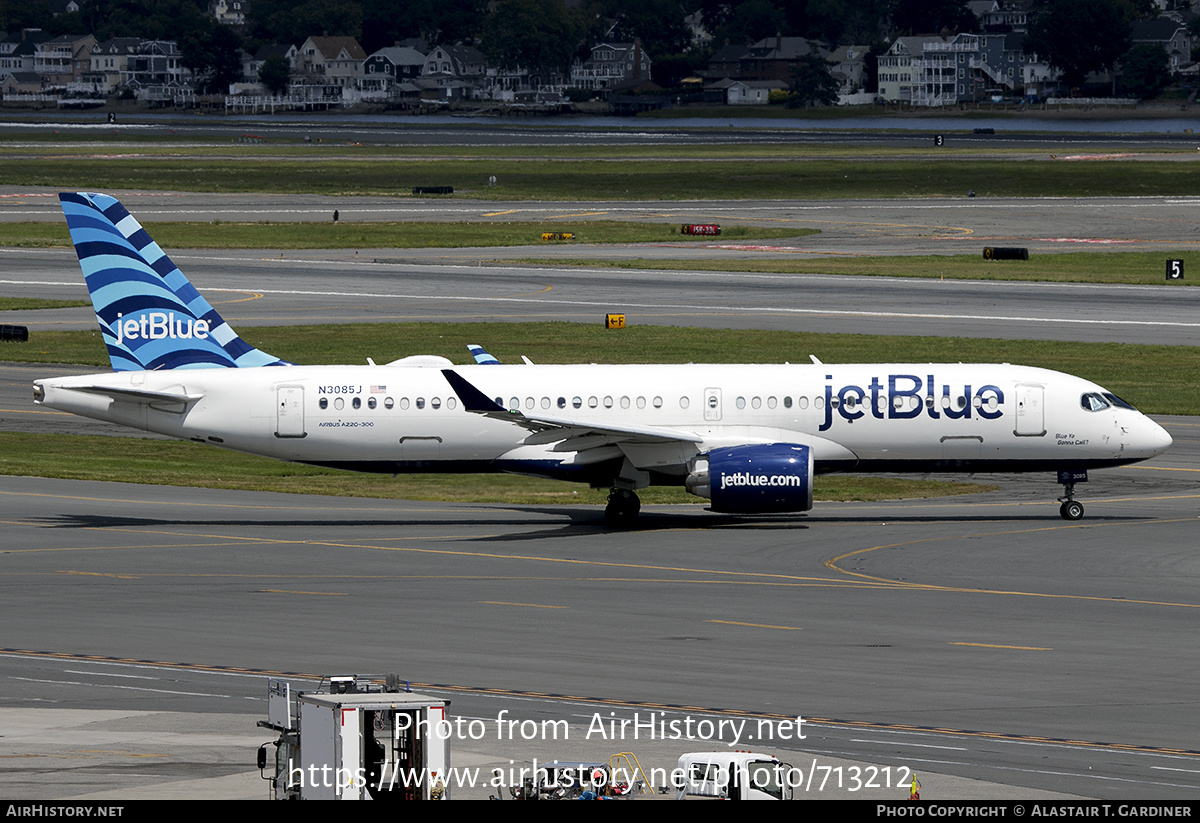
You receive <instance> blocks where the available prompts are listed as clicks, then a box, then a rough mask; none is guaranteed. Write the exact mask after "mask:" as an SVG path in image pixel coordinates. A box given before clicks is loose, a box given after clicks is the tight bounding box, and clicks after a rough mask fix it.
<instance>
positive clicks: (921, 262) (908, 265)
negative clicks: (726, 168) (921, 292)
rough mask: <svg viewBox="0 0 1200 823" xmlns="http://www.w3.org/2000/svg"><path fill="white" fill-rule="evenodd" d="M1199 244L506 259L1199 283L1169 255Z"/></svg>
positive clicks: (1192, 252) (1189, 252) (1186, 255)
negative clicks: (1172, 266) (1014, 255)
mask: <svg viewBox="0 0 1200 823" xmlns="http://www.w3.org/2000/svg"><path fill="white" fill-rule="evenodd" d="M1195 256H1196V249H1175V250H1169V251H1134V252H1071V253H1069V254H1038V253H1036V252H1031V253H1030V256H1029V259H1028V260H985V259H984V258H983V244H982V243H981V244H980V246H979V254H954V255H936V254H924V255H912V256H889V257H867V256H855V257H849V256H845V257H843V256H830V257H805V258H803V259H801V258H799V257H797V256H795V255H792V254H788V253H787V252H776V253H772V254H771V255H770V256H766V255H765V254H760V255H756V256H742V257H738V258H719V257H712V258H697V257H691V258H687V259H682V258H679V259H668V258H647V259H639V260H602V259H596V258H584V257H576V258H561V257H534V258H524V259H520V260H506V261H504V262H506V263H508V264H522V265H530V266H556V267H561V266H576V267H581V268H587V267H592V268H616V269H651V270H660V269H661V270H664V271H679V270H681V269H683V270H687V271H730V272H761V273H769V274H845V275H859V276H878V277H923V278H931V279H935V280H936V279H945V280H1016V281H1027V282H1051V283H1113V284H1115V283H1126V284H1136V285H1167V286H1171V287H1173V288H1174V287H1180V286H1187V285H1195V284H1196V280H1195V279H1193V280H1186V279H1185V280H1170V281H1168V280H1167V279H1166V261H1167V260H1168V259H1182V260H1184V261H1185V262H1186V261H1187V260H1189V259H1195Z"/></svg>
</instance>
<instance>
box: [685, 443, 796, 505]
mask: <svg viewBox="0 0 1200 823" xmlns="http://www.w3.org/2000/svg"><path fill="white" fill-rule="evenodd" d="M684 485H685V486H686V488H687V490H688V491H689V492H691V493H692V494H694V495H697V496H699V497H705V498H708V499H709V500H711V501H712V510H713V511H715V512H743V513H751V512H803V511H808V510H809V509H811V508H812V502H813V491H812V489H813V461H812V451H811V450H810V449H809V448H808V446H801V445H799V444H797V443H769V444H762V445H755V446H731V447H729V448H723V449H713V450H712V451H710V452H709V453H708V454H707V455H701V456H700V457H699V458H697V460H696V469H695V471H693V472H692V473H691V474H689V475H688V477H687V480H686V481H685V484H684Z"/></svg>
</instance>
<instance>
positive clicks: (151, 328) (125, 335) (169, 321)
mask: <svg viewBox="0 0 1200 823" xmlns="http://www.w3.org/2000/svg"><path fill="white" fill-rule="evenodd" d="M124 317H125V315H123V314H118V315H117V322H116V323H115V326H116V330H117V345H118V346H122V345H124V344H125V341H126V340H138V339H141V340H191V339H193V338H199V339H201V340H203V339H205V338H207V337H208V332H209V329H208V321H207V320H195V319H193V318H191V317H188V318H186V319H184V320H180V319H179V316H178V315H176V314H175V312H173V311H172V312H161V311H152V312H149V313H147V314H143V315H142V316H141V317H140V318H130V319H128V320H125V319H123V318H124Z"/></svg>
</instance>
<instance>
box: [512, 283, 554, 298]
mask: <svg viewBox="0 0 1200 823" xmlns="http://www.w3.org/2000/svg"><path fill="white" fill-rule="evenodd" d="M552 288H554V286H546V288H544V289H542V290H540V291H527V292H522V293H521V294H509V295H505V298H509V297H533V296H534V295H535V294H545V293H546V292H548V291H550V290H551V289H552ZM505 298H502V299H505Z"/></svg>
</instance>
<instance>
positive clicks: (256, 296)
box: [205, 289, 262, 306]
mask: <svg viewBox="0 0 1200 823" xmlns="http://www.w3.org/2000/svg"><path fill="white" fill-rule="evenodd" d="M205 291H209V292H216V291H227V292H232V293H233V294H247V295H249V297H240V298H238V299H237V300H213V301H211V302H212V305H214V306H225V305H229V304H230V303H248V302H250V301H251V300H261V299H262V294H260V293H259V292H254V291H243V290H241V289H205Z"/></svg>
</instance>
